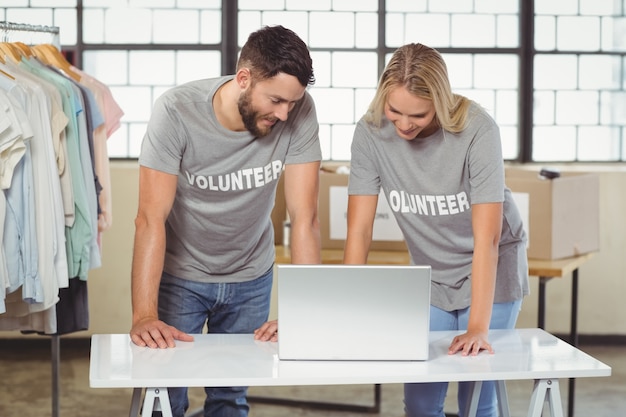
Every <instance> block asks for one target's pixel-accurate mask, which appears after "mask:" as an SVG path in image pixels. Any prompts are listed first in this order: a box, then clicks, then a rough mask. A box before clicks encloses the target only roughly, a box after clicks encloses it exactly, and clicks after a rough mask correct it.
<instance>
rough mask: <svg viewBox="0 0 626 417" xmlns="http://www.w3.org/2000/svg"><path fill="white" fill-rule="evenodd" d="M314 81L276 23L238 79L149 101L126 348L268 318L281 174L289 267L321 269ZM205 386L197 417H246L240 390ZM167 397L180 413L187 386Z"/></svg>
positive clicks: (256, 41) (301, 49)
mask: <svg viewBox="0 0 626 417" xmlns="http://www.w3.org/2000/svg"><path fill="white" fill-rule="evenodd" d="M313 83H314V76H313V68H312V60H311V57H310V54H309V51H308V49H307V47H306V45H305V43H304V42H303V41H302V40H301V39H300V38H299V37H298V36H297V35H296V34H295V33H294V32H292V31H291V30H289V29H286V28H284V27H282V26H273V27H264V28H262V29H260V30H258V31H257V32H254V33H252V34H251V35H250V37H249V38H248V40H247V42H246V44H245V45H244V46H243V48H242V50H241V54H240V58H239V61H238V63H237V70H236V74H234V75H231V76H225V77H219V78H215V79H207V80H199V81H193V82H190V83H187V84H183V85H181V86H178V87H175V88H173V89H171V90H170V91H168V92H166V93H165V94H164V95H163V96H162V97H161V98H159V100H158V101H157V102H156V103H155V106H154V109H153V114H152V117H151V119H150V122H149V124H148V128H147V132H146V134H145V137H144V140H143V143H142V149H141V155H140V157H139V163H140V173H139V208H138V213H137V218H136V220H135V227H136V232H135V243H134V244H135V246H134V253H133V266H132V303H133V327H132V329H131V331H130V336H131V339H132V341H133V342H134V343H135V344H137V345H139V346H148V347H151V348H171V347H174V346H175V341H176V340H180V341H191V340H193V337H192V336H191V334H193V333H196V334H197V333H202V331H203V328H204V327H205V326H206V327H207V329H208V332H211V333H252V332H253V331H254V330H255V329H257V328H259V327H260V326H261V325H262V324H263V323H264V322H265V321H266V320H267V317H268V314H269V304H270V294H271V287H272V271H273V262H274V257H275V254H274V235H273V227H272V223H271V218H270V215H271V211H272V208H273V205H274V199H275V193H276V186H277V184H278V179H279V177H280V175H281V174H282V173H283V171H284V176H285V177H284V187H285V200H286V205H287V211H288V213H289V217H290V219H291V223H292V237H291V253H292V262H294V263H319V262H320V237H319V223H318V218H317V197H318V171H319V165H320V160H321V151H320V145H319V137H318V123H317V116H316V113H315V106H314V104H313V100H312V99H311V96H310V95H309V94H308V93H307V92H306V87H307V86H308V85H311V84H313ZM270 331H273V328H272V329H271V330H270ZM272 336H273V335H272V334H261V335H257V337H258V338H260V339H262V340H268V339H270V338H271V337H272ZM205 391H206V392H207V401H206V403H205V410H204V413H205V416H209V415H210V416H246V415H247V413H248V409H249V407H248V405H247V403H246V398H245V396H246V388H245V387H232V388H206V389H205ZM169 395H170V402H171V405H172V411H173V415H174V416H180V417H182V416H183V415H184V413H185V410H186V409H187V408H188V407H189V401H188V397H187V389H186V388H175V389H170V390H169Z"/></svg>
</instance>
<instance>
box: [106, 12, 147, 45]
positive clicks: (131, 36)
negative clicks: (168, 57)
mask: <svg viewBox="0 0 626 417" xmlns="http://www.w3.org/2000/svg"><path fill="white" fill-rule="evenodd" d="M119 28H132V30H120V29H119ZM104 36H105V42H106V43H150V42H151V40H152V13H151V12H150V11H149V10H146V9H129V8H112V9H107V10H106V12H105V23H104Z"/></svg>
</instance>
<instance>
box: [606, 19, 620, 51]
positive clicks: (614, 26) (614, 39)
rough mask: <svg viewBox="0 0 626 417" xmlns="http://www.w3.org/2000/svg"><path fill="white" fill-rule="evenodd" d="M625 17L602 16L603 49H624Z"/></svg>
mask: <svg viewBox="0 0 626 417" xmlns="http://www.w3.org/2000/svg"><path fill="white" fill-rule="evenodd" d="M624 33H626V18H624V17H621V18H610V17H604V18H602V49H603V50H605V51H616V52H618V51H619V52H624V51H626V36H624Z"/></svg>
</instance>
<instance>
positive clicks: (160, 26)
mask: <svg viewBox="0 0 626 417" xmlns="http://www.w3.org/2000/svg"><path fill="white" fill-rule="evenodd" d="M152 18H153V23H152V24H153V29H152V30H153V42H154V43H198V41H199V40H200V17H199V13H198V12H197V11H196V10H171V9H169V10H155V11H154V12H153V17H152Z"/></svg>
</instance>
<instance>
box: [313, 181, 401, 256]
mask: <svg viewBox="0 0 626 417" xmlns="http://www.w3.org/2000/svg"><path fill="white" fill-rule="evenodd" d="M348 179H349V175H347V174H336V173H332V172H323V171H322V172H320V194H319V219H320V229H321V235H322V248H323V249H343V248H344V244H345V238H346V233H347V229H348V227H347V215H348ZM370 249H372V250H394V251H406V250H407V247H406V243H405V241H404V237H403V236H402V232H401V231H400V227H399V226H398V223H397V222H396V219H395V217H394V215H393V212H392V211H391V209H390V208H389V205H388V204H387V200H386V199H385V197H384V195H382V194H381V196H380V197H379V198H378V207H377V209H376V218H375V220H374V230H373V236H372V243H371V245H370Z"/></svg>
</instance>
